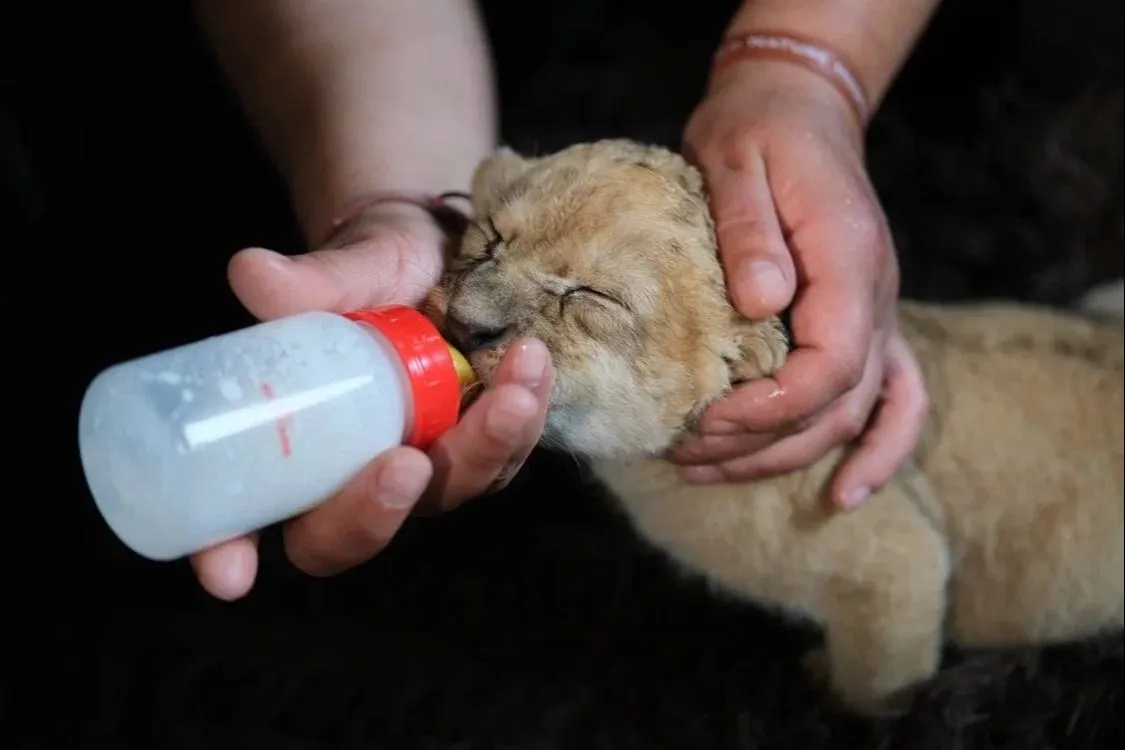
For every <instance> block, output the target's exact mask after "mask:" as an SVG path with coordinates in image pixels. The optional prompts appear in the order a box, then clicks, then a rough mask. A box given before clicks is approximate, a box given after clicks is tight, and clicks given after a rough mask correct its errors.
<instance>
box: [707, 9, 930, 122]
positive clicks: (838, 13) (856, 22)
mask: <svg viewBox="0 0 1125 750" xmlns="http://www.w3.org/2000/svg"><path fill="white" fill-rule="evenodd" d="M939 2H940V0H834V1H830V0H746V2H744V3H743V4H742V5H741V7H740V8H739V10H738V12H737V13H736V14H735V16H734V18H733V19H732V20H731V23H730V25H729V26H728V27H727V34H728V35H737V34H740V33H746V32H751V31H765V30H769V31H775V32H790V33H794V34H800V35H801V36H805V37H808V38H810V39H812V40H816V41H817V42H819V43H821V44H824V45H827V46H829V47H831V48H832V49H834V50H835V51H836V52H837V53H839V54H840V55H842V56H843V57H844V59H846V60H847V62H848V63H849V64H850V65H851V66H852V67H853V70H852V73H853V75H855V76H856V77H857V78H858V79H859V82H860V84H861V85H862V86H863V88H864V90H865V91H866V93H867V96H868V97H869V103H870V105H871V108H872V109H874V108H876V107H878V105H879V102H880V101H881V100H882V99H883V96H884V95H885V94H886V92H887V89H888V88H889V87H890V85H891V82H892V81H893V80H894V78H895V76H896V75H897V74H898V71H899V69H900V68H901V67H902V65H903V63H904V62H905V61H906V58H907V57H908V56H909V55H910V51H911V50H912V49H913V47H914V45H915V44H916V43H917V41H918V38H919V37H920V36H921V35H922V31H923V30H924V29H925V27H926V24H927V23H928V22H929V19H930V17H931V16H932V15H933V13H934V11H935V10H936V9H937V6H938V4H939Z"/></svg>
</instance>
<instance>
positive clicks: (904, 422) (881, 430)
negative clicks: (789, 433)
mask: <svg viewBox="0 0 1125 750" xmlns="http://www.w3.org/2000/svg"><path fill="white" fill-rule="evenodd" d="M929 412H930V400H929V397H928V395H927V393H926V385H925V381H924V379H923V377H922V370H921V368H920V367H919V366H918V360H917V359H916V358H915V357H914V354H913V352H911V351H910V348H909V347H908V346H907V344H906V342H905V341H903V340H902V339H901V338H900V337H899V336H897V335H895V336H893V337H892V338H891V341H890V342H889V344H888V346H887V373H886V380H885V384H884V388H883V401H882V404H881V405H880V406H879V410H878V411H877V412H876V414H875V418H874V419H873V420H872V422H871V426H870V427H869V428H868V429H867V430H866V431H865V432H864V433H863V437H862V438H861V440H860V443H859V447H858V449H857V450H856V451H855V453H853V454H852V455H851V456H849V457H848V459H847V460H846V461H845V462H844V463H843V464H842V465H841V466H840V468H839V469H838V470H837V472H836V476H835V478H834V479H833V483H832V485H833V486H832V499H833V501H834V502H835V503H836V504H837V505H839V506H840V507H842V508H854V507H855V506H857V505H859V504H860V503H862V502H863V501H864V500H866V499H867V497H868V495H870V494H871V492H873V491H874V490H876V489H878V488H879V487H882V486H883V485H885V484H886V483H887V482H889V481H890V480H891V477H892V476H893V475H894V473H895V472H896V471H898V468H899V467H900V466H901V465H902V464H903V462H905V461H906V459H907V458H908V457H909V456H910V455H911V454H912V453H913V452H914V448H915V446H916V445H917V443H918V438H919V437H920V436H921V434H922V428H923V427H924V426H925V424H926V418H927V417H928V415H929Z"/></svg>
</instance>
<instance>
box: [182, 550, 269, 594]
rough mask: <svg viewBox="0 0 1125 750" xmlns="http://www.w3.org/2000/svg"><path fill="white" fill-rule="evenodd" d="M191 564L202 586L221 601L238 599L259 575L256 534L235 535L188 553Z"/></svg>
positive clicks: (247, 590)
mask: <svg viewBox="0 0 1125 750" xmlns="http://www.w3.org/2000/svg"><path fill="white" fill-rule="evenodd" d="M191 567H192V569H193V570H194V571H195V576H196V578H198V579H199V583H200V585H201V586H203V588H204V590H205V591H206V592H207V593H209V594H210V595H211V596H213V597H215V598H217V599H222V600H223V601H227V602H230V601H234V600H235V599H241V598H242V597H244V596H246V594H248V593H249V592H250V589H251V588H252V587H253V585H254V578H255V577H256V576H257V575H258V535H257V534H251V535H249V536H243V537H238V538H237V539H231V540H230V541H227V542H223V543H222V544H217V545H215V546H214V547H210V548H209V549H205V550H203V551H202V552H198V553H196V554H194V555H192V556H191Z"/></svg>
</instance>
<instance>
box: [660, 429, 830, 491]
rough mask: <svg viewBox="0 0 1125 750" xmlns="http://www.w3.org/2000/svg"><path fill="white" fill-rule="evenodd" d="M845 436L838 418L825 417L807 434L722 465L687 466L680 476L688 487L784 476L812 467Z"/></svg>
mask: <svg viewBox="0 0 1125 750" xmlns="http://www.w3.org/2000/svg"><path fill="white" fill-rule="evenodd" d="M848 436H849V430H848V429H847V428H846V426H845V425H844V423H842V422H841V421H840V420H839V418H831V417H828V416H825V417H824V418H822V419H821V420H819V421H818V422H816V424H815V425H814V426H813V427H810V428H809V429H808V430H805V431H804V432H799V433H796V434H794V435H791V436H789V437H785V438H782V439H781V440H779V441H778V442H776V443H774V444H773V445H771V446H769V447H768V448H765V449H764V450H761V451H759V452H757V453H754V454H752V455H749V456H743V457H740V458H735V459H732V460H730V461H726V462H724V463H721V464H711V465H705V466H688V467H685V468H683V469H682V470H681V476H683V478H684V479H685V480H686V481H687V482H689V483H691V484H713V483H716V482H747V481H751V480H754V479H762V478H764V477H771V476H776V475H778V474H785V473H788V472H790V471H796V470H798V469H803V468H805V467H807V466H810V465H812V464H813V463H815V462H816V461H817V460H819V459H820V458H822V457H824V456H825V455H827V453H828V451H830V450H832V448H833V447H835V446H836V445H838V444H839V443H840V442H841V441H842V440H845V439H846V438H847V437H848Z"/></svg>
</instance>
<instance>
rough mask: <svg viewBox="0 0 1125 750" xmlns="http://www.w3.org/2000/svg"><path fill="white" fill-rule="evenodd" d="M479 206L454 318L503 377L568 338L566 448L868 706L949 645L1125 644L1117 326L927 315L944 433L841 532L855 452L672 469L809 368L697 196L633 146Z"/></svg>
mask: <svg viewBox="0 0 1125 750" xmlns="http://www.w3.org/2000/svg"><path fill="white" fill-rule="evenodd" d="M473 200H474V209H475V212H476V214H477V221H476V223H475V224H474V227H473V228H471V229H470V231H469V233H468V234H467V235H466V237H465V239H464V241H463V243H462V246H461V253H460V256H459V258H458V259H457V260H456V262H455V263H454V265H453V270H452V271H451V273H450V274H449V275H448V277H447V278H446V279H445V280H444V281H443V283H442V285H441V286H440V287H439V288H438V289H436V290H435V293H434V295H432V297H431V300H430V304H431V312H432V314H434V316H435V318H437V319H438V320H439V322H452V323H453V324H454V326H453V327H454V328H456V329H457V330H458V331H461V332H465V331H475V332H476V333H477V335H476V336H475V340H476V341H478V342H485V343H483V344H481V345H479V346H477V347H476V348H475V349H471V351H469V356H470V359H471V360H472V361H473V364H474V365H475V366H476V367H477V369H478V371H479V372H480V373H481V375H482V376H483V377H484V379H485V380H487V379H488V377H489V376H490V374H491V371H492V369H493V368H494V367H495V365H496V363H497V362H498V360H499V358H500V356H501V355H502V353H503V351H504V350H505V347H506V345H507V343H509V342H511V341H512V340H514V339H515V338H517V337H519V336H524V335H530V336H536V337H538V338H540V339H541V340H543V341H544V343H546V344H547V346H548V348H549V349H550V351H551V353H552V357H553V360H554V363H555V367H556V371H557V375H556V387H555V390H554V392H553V394H552V401H551V409H550V411H549V413H548V422H547V429H546V432H545V442H547V443H548V444H550V445H554V446H558V447H562V448H564V449H566V450H569V451H571V452H573V453H576V454H580V455H583V456H585V457H586V458H587V459H588V460H589V461H590V463H591V464H592V466H593V467H594V470H595V472H596V474H597V476H598V477H599V478H600V479H601V480H602V481H603V482H604V483H605V484H606V485H607V487H608V488H609V489H610V490H611V491H612V493H613V494H614V495H615V496H616V497H617V498H618V499H619V500H620V502H621V504H622V506H623V508H624V509H625V511H626V513H627V514H628V516H629V517H630V518H631V519H632V522H633V524H634V525H635V527H636V528H637V530H638V531H639V532H640V533H641V534H642V535H643V536H644V537H645V538H647V539H648V540H649V541H651V542H652V543H653V544H655V545H656V546H657V547H659V548H661V549H663V550H665V551H666V552H667V553H668V554H669V555H670V556H671V557H673V558H674V559H676V560H677V561H679V562H680V563H681V564H682V565H684V566H686V567H687V568H689V569H690V570H693V571H695V572H697V573H699V574H700V575H702V576H704V577H706V578H707V579H708V580H709V581H711V582H712V583H713V584H714V585H715V586H716V587H717V588H719V589H722V590H723V591H725V592H727V593H729V594H733V595H735V596H739V597H742V598H746V599H749V600H752V601H755V602H758V603H761V604H764V605H767V606H772V607H774V608H776V609H778V610H781V611H784V612H787V613H790V614H794V615H797V616H800V617H803V618H809V619H811V620H813V621H815V622H816V623H819V624H820V625H822V626H823V628H824V632H825V647H824V650H823V652H822V656H823V658H822V659H818V660H817V664H818V665H819V666H820V667H822V668H823V671H824V676H825V678H826V679H827V680H828V682H829V684H830V686H831V687H832V688H833V690H834V692H835V693H836V695H837V696H838V697H839V698H841V699H842V700H843V701H844V702H845V703H847V704H848V705H849V706H851V707H852V708H853V709H855V710H858V711H863V712H877V711H881V710H884V709H887V708H888V707H890V706H891V705H892V704H893V703H894V699H895V698H896V697H898V696H900V695H902V694H903V691H904V689H906V688H909V687H912V686H914V685H916V684H918V683H919V682H921V681H923V680H925V679H927V678H928V677H930V676H932V675H933V674H934V672H935V671H936V669H937V668H938V664H939V658H940V649H941V646H942V644H943V642H945V641H947V640H952V641H953V642H955V643H958V644H960V645H964V646H1010V645H1016V644H1033V643H1048V642H1055V641H1060V640H1067V639H1074V638H1081V637H1085V636H1090V635H1093V634H1096V633H1099V632H1103V631H1109V630H1120V629H1121V628H1122V602H1123V599H1125V591H1123V570H1125V490H1123V479H1122V457H1123V442H1125V441H1123V422H1125V405H1123V393H1125V379H1123V375H1122V360H1123V338H1122V328H1121V327H1120V325H1118V324H1117V323H1112V324H1097V323H1095V322H1093V321H1091V320H1086V319H1083V318H1081V317H1078V316H1077V315H1073V314H1069V313H1064V312H1061V311H1048V310H1044V309H1039V308H1034V307H1029V306H1019V305H1014V304H1000V303H995V304H979V305H971V306H969V305H962V306H940V305H922V304H917V303H903V304H902V307H901V313H900V318H901V328H902V331H903V333H904V335H905V336H906V338H907V340H908V341H909V343H910V345H911V347H912V348H913V350H914V352H915V354H916V356H917V357H918V360H919V362H920V364H921V366H922V369H923V372H924V375H925V378H926V383H927V389H928V391H929V394H930V397H931V400H932V403H933V411H932V416H931V418H930V420H929V424H928V426H927V429H926V431H925V433H924V435H923V437H922V439H921V441H920V442H919V446H918V449H917V451H916V452H915V455H914V458H913V460H912V461H910V462H908V464H907V465H906V466H905V467H904V468H903V469H902V470H901V471H900V472H899V474H898V475H897V476H896V477H895V478H894V480H893V481H892V482H891V483H890V484H889V485H888V486H886V487H884V488H882V489H881V490H879V491H877V492H876V493H875V494H874V495H873V496H872V497H871V498H870V499H868V501H867V502H866V503H864V504H863V505H861V506H860V507H859V508H857V509H856V510H853V511H851V512H842V511H839V510H836V509H834V508H833V507H832V506H831V504H830V503H829V502H828V501H827V499H826V497H825V492H826V487H827V485H828V483H829V480H830V478H831V476H832V473H833V471H834V469H835V467H836V466H837V464H838V463H839V461H840V459H841V458H842V457H843V455H844V452H845V450H846V449H840V450H837V451H835V452H833V453H832V454H830V455H829V456H827V457H825V458H824V459H822V460H820V461H819V462H817V463H816V464H815V465H813V466H811V467H809V468H807V469H804V470H801V471H796V472H792V473H790V474H786V475H783V476H779V477H775V478H771V479H766V480H758V481H754V482H748V483H742V484H727V485H711V486H698V485H688V484H685V483H683V482H682V481H681V480H680V479H679V477H678V475H677V472H676V469H675V467H674V466H673V465H672V464H671V463H669V462H667V461H666V460H664V459H663V458H662V457H661V456H662V455H663V454H664V452H665V451H666V450H667V449H668V448H670V447H672V446H674V445H675V443H676V442H677V441H678V440H680V439H682V438H683V437H684V436H685V435H689V434H691V432H692V429H693V427H694V422H695V419H696V418H697V417H698V415H699V413H700V412H701V411H702V410H703V409H704V408H705V407H706V406H707V405H708V404H710V403H712V402H713V401H714V400H716V399H718V398H720V397H721V396H722V395H724V394H725V393H726V392H727V391H728V390H729V389H730V388H731V387H732V386H733V385H734V384H736V383H737V382H739V381H744V380H750V379H754V378H758V377H764V376H768V375H770V374H772V373H773V372H776V371H777V370H778V369H779V368H780V367H781V365H782V363H783V361H784V356H785V353H786V350H787V342H786V340H785V335H784V332H783V329H782V328H781V327H780V325H779V323H778V321H776V320H767V321H748V320H746V319H744V318H742V317H741V316H740V315H738V313H736V312H735V311H734V309H733V307H732V306H731V304H730V301H729V299H728V297H727V294H726V289H725V284H724V280H723V275H722V270H721V267H720V265H719V261H718V257H717V252H716V245H715V235H714V227H713V226H712V224H711V221H710V218H709V215H708V212H707V204H706V196H705V193H704V190H703V186H702V182H701V180H700V177H699V175H698V173H697V172H696V171H695V170H694V169H693V168H691V167H690V166H689V165H687V164H686V163H685V162H684V161H683V160H682V159H680V158H679V157H678V156H675V155H674V154H670V153H669V152H667V151H664V150H662V149H656V148H648V147H644V146H640V145H638V144H634V143H630V142H625V141H603V142H599V143H595V144H582V145H579V146H575V147H572V148H570V149H567V150H564V151H562V152H559V153H557V154H553V155H549V156H545V157H542V158H538V159H531V160H529V159H523V158H521V157H519V156H516V155H515V154H513V153H511V152H507V151H501V152H499V153H498V154H497V155H495V156H493V157H492V158H491V159H489V160H487V161H486V162H485V163H484V164H482V165H481V167H480V168H479V169H478V172H477V176H476V179H475V183H474V186H473ZM447 317H448V319H449V320H448V321H446V318H447ZM483 334H487V335H483Z"/></svg>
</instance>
